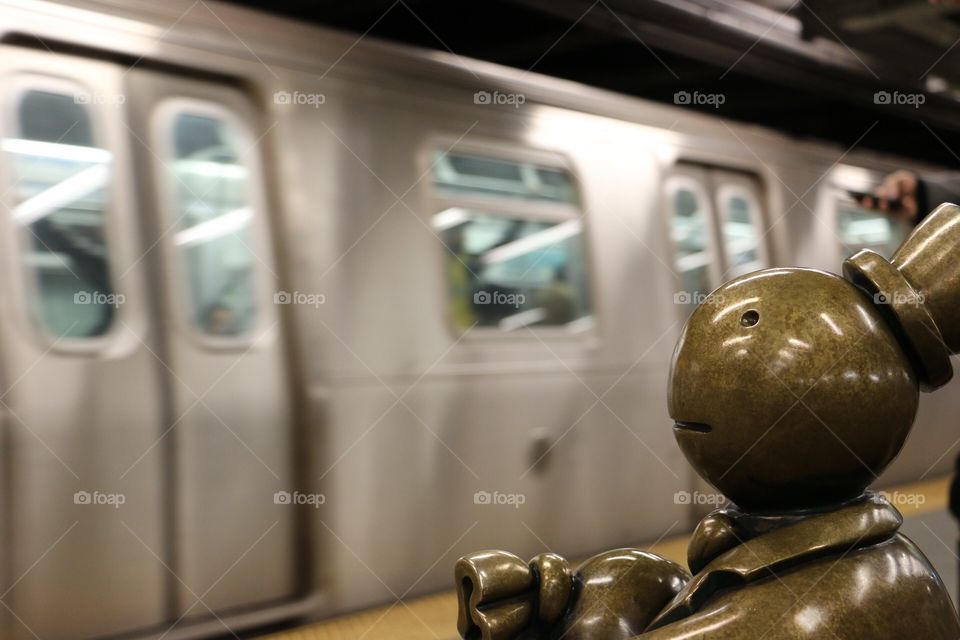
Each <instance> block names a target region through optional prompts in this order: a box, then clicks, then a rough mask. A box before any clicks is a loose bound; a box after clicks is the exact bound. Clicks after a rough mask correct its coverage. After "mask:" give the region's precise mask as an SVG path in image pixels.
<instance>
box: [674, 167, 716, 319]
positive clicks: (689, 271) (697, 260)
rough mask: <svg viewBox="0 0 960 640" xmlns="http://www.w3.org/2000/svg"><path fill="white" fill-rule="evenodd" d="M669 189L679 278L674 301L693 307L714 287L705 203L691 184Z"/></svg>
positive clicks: (675, 261) (691, 308)
mask: <svg viewBox="0 0 960 640" xmlns="http://www.w3.org/2000/svg"><path fill="white" fill-rule="evenodd" d="M668 193H670V195H669V198H670V207H671V211H670V238H671V240H672V242H673V247H674V255H675V258H674V266H675V268H676V270H677V273H678V274H679V275H680V280H681V282H680V291H678V292H677V293H676V295H675V301H676V302H677V303H679V304H686V305H689V307H690V311H692V310H693V307H694V306H695V305H696V304H698V303H699V302H700V301H701V300H702V298H703V296H706V295H707V294H709V293H710V292H711V291H712V290H713V287H712V286H711V284H710V260H711V256H710V242H709V239H708V235H709V233H710V232H709V227H708V219H709V218H708V212H707V210H706V209H707V205H706V203H705V198H704V197H703V195H702V193H700V192H698V191H694V190H693V189H691V188H690V187H686V186H682V185H678V186H677V187H675V188H674V189H672V190H671V191H670V192H668Z"/></svg>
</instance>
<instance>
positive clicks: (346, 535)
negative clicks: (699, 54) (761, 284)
mask: <svg viewBox="0 0 960 640" xmlns="http://www.w3.org/2000/svg"><path fill="white" fill-rule="evenodd" d="M0 18H2V19H0V37H2V40H0V87H2V90H0V95H2V96H3V98H2V106H0V108H2V110H3V111H2V114H0V146H2V154H0V181H2V183H3V184H2V186H0V193H3V200H4V203H5V208H6V210H7V212H8V215H7V217H6V222H5V223H4V224H3V225H0V242H2V243H3V247H4V251H3V258H4V260H5V268H4V269H3V272H2V274H0V380H2V385H0V386H2V394H0V408H2V442H3V448H2V458H0V470H2V473H0V478H2V480H0V482H2V485H0V486H2V512H0V514H2V522H3V527H2V530H0V536H2V545H0V549H2V554H3V555H2V562H0V584H2V585H3V586H2V590H0V593H2V595H0V604H3V608H2V609H0V624H2V627H0V628H2V632H0V635H2V636H3V637H4V638H10V639H21V638H24V639H25V638H43V639H44V640H54V639H57V638H71V639H72V638H101V637H121V636H122V637H154V638H167V639H173V638H186V637H200V636H209V635H214V634H224V633H232V632H238V631H239V630H241V629H245V628H249V627H253V626H259V625H265V624H270V623H275V622H280V621H286V620H291V619H294V618H301V617H322V616H329V615H332V614H334V613H338V612H344V611H349V610H354V609H358V608H362V607H365V606H369V605H373V604H378V603H398V602H399V599H400V598H402V597H406V596H410V595H415V594H420V593H425V592H429V591H431V590H436V589H439V588H444V587H448V586H450V580H451V575H452V572H451V568H450V567H451V562H452V560H453V559H454V558H456V557H457V556H458V555H460V554H462V553H465V552H467V551H470V550H474V549H476V548H480V547H497V548H508V549H511V550H514V551H516V552H518V553H520V554H521V555H533V554H534V553H537V552H540V551H542V550H546V549H549V550H553V551H556V552H558V553H562V554H564V555H566V556H570V557H578V556H583V555H587V554H589V553H592V552H595V551H598V550H602V549H607V548H612V547H617V546H625V545H629V544H635V543H638V542H640V541H646V540H654V539H658V538H663V537H666V536H670V535H674V534H679V533H682V532H684V531H689V530H690V529H691V527H692V526H693V525H694V524H695V522H696V521H697V518H698V516H699V515H701V514H702V513H703V512H705V511H706V510H708V509H709V508H710V507H711V506H712V504H711V502H712V500H713V499H714V497H715V496H714V494H712V493H711V491H710V490H709V488H708V487H706V486H704V485H703V484H702V483H700V481H699V480H697V479H696V478H695V476H694V474H693V473H692V471H691V470H690V468H689V467H688V466H687V464H686V463H685V461H684V460H683V458H682V456H681V454H680V452H679V450H678V449H677V447H676V445H675V443H674V441H673V435H672V432H671V429H670V425H671V422H670V420H669V418H668V416H667V413H666V402H665V389H666V375H667V370H668V365H669V361H670V357H671V353H672V349H673V345H674V344H675V342H676V340H677V337H678V335H679V333H680V330H681V328H682V326H683V322H684V320H685V318H686V317H687V315H688V314H689V312H690V310H691V309H692V305H694V304H696V303H697V302H700V301H702V300H703V299H704V297H705V296H707V295H708V294H709V293H710V291H711V290H712V289H713V288H714V287H716V286H717V285H719V284H720V283H721V282H722V281H724V280H726V279H729V278H731V277H733V276H735V275H738V274H741V273H746V272H748V271H751V270H754V269H758V268H761V267H765V266H770V265H802V266H809V267H815V268H823V269H828V270H833V271H836V270H838V269H839V266H840V261H841V260H842V259H843V258H844V257H845V256H846V255H849V254H850V253H852V252H853V251H855V250H857V249H859V248H861V247H865V246H869V247H871V248H875V249H877V250H879V251H881V252H887V253H889V251H890V250H891V249H892V247H894V246H896V244H897V242H898V240H899V238H900V237H901V236H902V234H903V232H904V229H902V228H900V227H899V226H898V225H897V224H895V223H892V222H891V221H889V220H888V219H887V218H884V217H881V216H879V215H876V214H872V213H869V212H866V211H863V210H860V209H858V208H857V206H856V204H855V203H854V202H853V201H852V200H851V199H850V198H849V196H848V193H847V190H850V189H853V190H863V189H867V188H870V186H871V185H874V184H875V183H876V182H877V180H878V179H879V177H880V176H882V175H883V174H884V172H886V171H889V170H891V169H894V168H900V167H912V168H915V169H918V170H925V169H932V168H933V167H925V166H920V165H918V164H916V163H914V162H912V161H909V160H906V159H901V158H895V157H890V156H881V155H878V154H874V153H870V152H868V151H865V150H863V149H860V148H858V147H857V146H856V145H854V147H853V148H849V149H843V148H840V147H838V146H836V145H833V144H828V143H820V142H815V141H801V140H796V139H791V138H788V137H786V136H783V135H780V134H778V133H777V132H775V131H770V130H766V129H763V128H758V127H753V126H747V125H744V124H740V123H735V122H732V121H727V120H724V119H723V117H722V109H718V110H717V114H716V115H706V114H701V113H696V112H692V111H689V110H685V109H682V108H680V107H676V106H671V105H665V104H660V103H654V102H649V101H644V100H639V99H634V98H629V97H624V96H621V95H617V94H613V93H609V92H605V91H601V90H597V89H593V88H589V87H585V86H581V85H579V84H575V83H571V82H566V81H561V80H557V79H552V78H548V77H544V76H541V75H538V74H537V73H536V72H535V71H527V72H525V71H522V70H517V69H508V68H503V67H499V66H496V65H491V64H486V63H482V62H478V61H474V60H465V59H462V58H460V57H458V56H456V55H453V54H447V53H443V52H436V51H426V50H420V49H415V48H410V47H405V46H397V45H394V44H388V43H385V42H380V41H376V40H375V39H373V38H369V37H364V36H357V35H355V34H344V33H338V32H335V31H330V30H326V29H322V28H317V27H312V26H306V25H302V24H298V23H296V22H293V21H289V20H285V19H280V18H275V17H269V16H267V15H264V14H261V13H257V12H253V11H249V10H245V9H241V8H237V7H232V6H229V5H226V4H220V3H217V2H213V1H207V0H199V1H196V2H191V1H189V0H172V1H169V2H163V3H158V2H147V1H139V0H137V1H132V2H131V1H127V2H122V3H120V2H111V1H109V0H103V1H100V2H97V1H93V0H91V1H71V2H64V3H59V4H54V3H49V2H43V1H31V2H27V1H25V0H3V1H2V2H0ZM693 90H694V87H691V91H693ZM681 102H682V100H681ZM826 373H828V372H825V374H826ZM923 402H924V404H923V406H922V409H921V416H920V419H919V421H920V426H919V427H918V428H917V429H916V430H915V434H914V435H913V437H912V439H911V441H910V442H909V443H908V445H907V448H906V450H905V451H904V453H903V454H902V455H901V457H900V459H899V460H898V462H897V463H896V464H895V465H894V467H893V468H892V469H891V470H890V471H889V472H888V473H887V474H885V476H884V477H883V478H880V479H879V480H878V482H879V483H881V484H882V483H884V482H894V481H904V480H911V479H917V478H921V477H925V476H927V475H931V474H936V473H942V472H945V471H947V470H948V469H949V468H950V466H951V460H952V457H953V448H954V447H955V445H956V444H957V439H958V438H960V433H958V431H957V429H956V425H955V424H954V421H953V420H952V419H951V416H954V415H956V412H957V409H958V408H960V407H958V403H960V398H957V393H956V392H955V391H954V392H953V393H949V392H948V393H941V394H937V395H936V396H932V397H925V398H924V400H923ZM931 451H935V452H938V455H940V453H942V455H941V457H940V458H939V459H930V453H929V452H931ZM625 505H626V506H625ZM585 523H590V524H589V526H586V525H585ZM396 606H402V605H401V604H397V605H396Z"/></svg>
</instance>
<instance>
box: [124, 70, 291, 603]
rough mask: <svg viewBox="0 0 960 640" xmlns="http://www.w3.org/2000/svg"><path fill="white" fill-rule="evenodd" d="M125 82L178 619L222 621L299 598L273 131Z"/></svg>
mask: <svg viewBox="0 0 960 640" xmlns="http://www.w3.org/2000/svg"><path fill="white" fill-rule="evenodd" d="M127 82H128V89H127V93H128V95H129V96H130V97H131V99H130V109H131V114H132V118H133V131H134V132H136V133H134V136H135V137H136V140H137V152H138V153H137V160H138V166H139V168H140V170H141V173H142V175H144V176H149V178H148V179H146V180H145V181H144V182H143V183H142V186H143V187H144V188H145V190H144V193H145V194H149V195H148V196H147V199H148V200H149V202H147V203H145V209H146V211H147V212H148V218H149V220H150V222H151V224H150V225H149V228H150V232H149V237H148V238H147V241H146V242H147V246H148V247H155V250H153V251H150V253H149V256H148V259H150V260H151V261H152V264H153V265H155V267H156V268H155V273H156V275H157V280H158V282H157V284H158V289H159V291H160V292H161V298H160V305H159V306H160V310H161V311H160V313H161V316H162V319H163V326H164V332H163V335H164V345H163V346H164V354H163V359H164V364H165V371H164V373H165V374H166V375H167V380H168V384H169V389H170V393H169V415H170V417H171V421H170V424H169V429H170V433H169V437H170V441H171V443H172V445H173V449H172V450H173V454H172V458H173V459H172V468H171V472H172V474H173V479H172V496H173V500H172V505H173V510H172V513H171V514H170V515H171V522H172V531H171V546H172V555H173V561H172V564H171V569H172V571H173V572H174V573H175V575H176V583H175V585H174V588H175V593H176V597H175V615H176V617H178V618H179V617H183V618H185V619H191V618H193V617H196V616H199V617H209V616H211V615H214V614H215V615H217V616H220V615H223V614H224V613H228V612H230V611H234V610H237V609H240V608H245V607H250V606H253V605H257V604H263V603H266V602H275V601H281V600H283V599H287V598H289V597H291V596H293V595H294V592H295V591H296V587H297V584H296V582H297V580H296V572H295V568H294V559H295V558H294V548H293V543H294V514H295V509H294V507H295V506H296V504H297V503H298V499H297V498H298V494H297V493H296V492H295V491H294V489H293V487H292V483H293V474H292V459H293V451H292V424H291V423H292V411H291V402H290V399H289V398H290V396H289V384H288V380H287V374H288V372H287V370H286V367H285V362H284V355H283V347H282V344H281V330H280V325H279V312H278V306H277V305H278V304H283V303H286V302H288V300H287V297H286V296H285V295H284V294H283V293H282V292H281V291H280V289H279V282H278V281H277V276H276V269H275V263H274V257H273V254H272V250H271V242H270V240H269V225H268V221H267V217H266V204H265V203H266V198H265V193H264V179H263V171H262V165H261V147H260V143H261V140H262V138H263V136H264V135H265V134H266V132H267V130H268V129H269V125H263V123H261V122H260V121H259V120H258V118H257V115H256V110H255V109H254V108H253V106H252V104H251V102H250V101H249V100H248V99H247V96H246V95H244V94H243V93H242V92H240V91H239V90H236V89H234V88H231V87H229V86H227V85H221V84H218V83H216V82H213V81H209V80H204V81H200V80H193V79H186V78H181V77H178V76H176V75H168V74H165V73H159V72H149V71H143V70H135V71H132V72H130V73H129V74H128V77H127Z"/></svg>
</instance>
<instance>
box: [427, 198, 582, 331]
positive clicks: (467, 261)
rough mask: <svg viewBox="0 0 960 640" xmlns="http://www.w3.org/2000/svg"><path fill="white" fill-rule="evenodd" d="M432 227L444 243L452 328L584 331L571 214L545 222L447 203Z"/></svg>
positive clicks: (577, 241)
mask: <svg viewBox="0 0 960 640" xmlns="http://www.w3.org/2000/svg"><path fill="white" fill-rule="evenodd" d="M433 224H434V228H435V229H437V232H438V234H440V236H441V238H442V239H443V242H444V244H445V245H446V247H447V252H446V256H445V260H446V267H445V268H446V275H447V287H448V300H449V302H448V304H449V313H450V316H451V317H452V320H453V322H454V324H455V325H456V326H457V328H459V329H461V330H462V329H467V328H470V327H473V326H475V325H477V326H485V327H495V328H498V329H500V330H502V331H513V330H516V329H520V328H523V327H528V326H564V327H566V328H567V329H569V330H578V329H581V328H585V321H588V320H589V317H590V299H589V295H588V290H589V287H588V283H587V280H588V276H587V270H586V259H585V249H584V239H583V225H582V223H581V221H580V219H579V218H574V219H569V220H565V221H547V220H540V219H528V218H525V217H520V216H516V215H502V214H499V213H493V212H490V211H475V210H469V209H462V208H460V207H451V208H448V209H445V210H444V211H441V212H440V213H438V214H437V215H435V216H434V218H433Z"/></svg>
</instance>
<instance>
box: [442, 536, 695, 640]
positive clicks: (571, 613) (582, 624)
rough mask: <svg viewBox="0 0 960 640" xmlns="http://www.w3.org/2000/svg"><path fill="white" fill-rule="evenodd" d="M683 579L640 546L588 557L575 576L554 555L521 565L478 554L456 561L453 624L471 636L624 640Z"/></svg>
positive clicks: (500, 555)
mask: <svg viewBox="0 0 960 640" xmlns="http://www.w3.org/2000/svg"><path fill="white" fill-rule="evenodd" d="M689 579H690V574H689V573H687V572H686V571H685V570H684V569H683V568H682V567H680V566H679V565H677V564H676V563H673V562H670V561H669V560H665V559H664V558H661V557H659V556H656V555H654V554H652V553H647V552H645V551H640V550H639V549H617V550H614V551H608V552H606V553H602V554H600V555H597V556H594V557H593V558H591V559H589V560H587V561H586V562H585V563H584V564H583V565H581V566H580V568H579V569H578V570H577V572H576V573H575V574H573V573H572V572H571V570H570V566H569V563H568V562H567V561H566V560H564V559H563V558H561V557H560V556H557V555H554V554H542V555H539V556H537V557H536V558H534V559H533V560H532V561H530V562H529V563H526V562H524V561H523V560H521V559H520V558H519V557H517V556H515V555H513V554H511V553H507V552H504V551H483V552H479V553H475V554H471V555H469V556H465V557H464V558H461V559H460V561H459V562H458V563H457V566H456V580H457V596H458V605H459V614H458V619H457V628H458V630H459V632H460V636H461V637H462V638H469V639H470V640H474V639H475V638H479V639H481V640H515V639H517V638H543V637H549V636H552V635H555V634H557V633H560V634H562V635H563V637H564V639H565V640H588V639H595V640H627V639H628V638H631V637H633V636H635V635H637V634H638V633H640V632H641V631H642V630H643V629H645V628H646V626H647V625H648V624H649V623H650V621H651V620H653V618H654V617H656V615H657V614H658V613H659V612H660V611H661V610H662V609H663V608H664V607H665V606H666V605H667V604H668V603H669V602H670V601H671V600H672V599H673V597H674V596H675V595H676V594H677V593H678V592H679V591H680V589H682V588H683V585H684V584H686V583H687V581H689Z"/></svg>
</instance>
